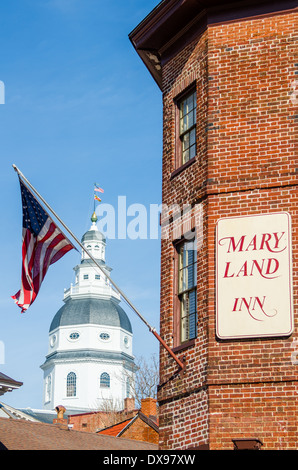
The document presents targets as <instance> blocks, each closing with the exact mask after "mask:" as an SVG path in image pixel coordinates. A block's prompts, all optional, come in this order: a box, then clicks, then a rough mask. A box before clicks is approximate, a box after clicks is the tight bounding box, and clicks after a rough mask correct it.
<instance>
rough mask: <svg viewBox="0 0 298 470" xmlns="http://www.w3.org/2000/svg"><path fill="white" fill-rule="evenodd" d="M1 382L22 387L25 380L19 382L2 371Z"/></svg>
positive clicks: (0, 374) (0, 373)
mask: <svg viewBox="0 0 298 470" xmlns="http://www.w3.org/2000/svg"><path fill="white" fill-rule="evenodd" d="M0 383H3V384H7V385H10V386H15V387H21V386H22V385H23V382H18V381H17V380H14V379H12V378H10V377H8V375H5V374H3V373H2V372H0Z"/></svg>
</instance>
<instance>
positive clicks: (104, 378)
mask: <svg viewBox="0 0 298 470" xmlns="http://www.w3.org/2000/svg"><path fill="white" fill-rule="evenodd" d="M99 387H100V388H104V389H107V388H111V376H110V374H109V373H108V372H102V373H101V374H100V377H99Z"/></svg>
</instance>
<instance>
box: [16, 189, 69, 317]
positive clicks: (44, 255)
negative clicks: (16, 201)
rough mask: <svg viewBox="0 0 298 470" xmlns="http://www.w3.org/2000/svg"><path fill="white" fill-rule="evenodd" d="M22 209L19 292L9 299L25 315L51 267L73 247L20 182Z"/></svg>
mask: <svg viewBox="0 0 298 470" xmlns="http://www.w3.org/2000/svg"><path fill="white" fill-rule="evenodd" d="M20 185H21V195H22V206H23V232H22V274H21V289H20V290H19V291H18V292H17V293H16V294H15V295H14V296H12V298H13V299H14V300H15V303H16V304H17V305H18V306H19V307H20V308H21V309H22V313H24V312H25V311H26V310H27V309H28V307H29V306H30V305H31V304H32V303H33V302H34V300H35V299H36V296H37V294H38V292H39V290H40V287H41V284H42V282H43V279H44V277H45V275H46V273H47V270H48V268H49V267H50V265H51V264H54V263H55V262H56V261H58V260H59V259H60V258H62V257H63V256H64V255H65V254H66V253H67V252H68V251H70V250H72V249H73V248H75V247H74V246H73V245H72V243H71V242H70V241H69V240H68V239H67V238H66V237H65V236H64V234H63V233H62V232H61V230H60V229H59V228H58V227H57V226H56V224H55V223H54V222H53V220H52V219H51V217H50V216H49V215H48V214H47V213H46V212H45V211H44V209H43V208H42V207H41V205H40V204H39V202H38V201H37V200H36V199H35V197H34V196H33V194H32V193H31V192H30V191H29V189H28V188H27V186H25V184H24V183H23V182H22V181H21V180H20Z"/></svg>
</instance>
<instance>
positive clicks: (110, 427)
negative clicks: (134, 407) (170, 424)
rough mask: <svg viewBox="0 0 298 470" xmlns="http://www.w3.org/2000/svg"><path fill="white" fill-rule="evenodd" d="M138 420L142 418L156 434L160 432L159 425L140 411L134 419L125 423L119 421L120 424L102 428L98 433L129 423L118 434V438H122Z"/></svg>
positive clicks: (129, 419)
mask: <svg viewBox="0 0 298 470" xmlns="http://www.w3.org/2000/svg"><path fill="white" fill-rule="evenodd" d="M137 418H140V419H141V420H142V421H143V422H144V423H146V424H147V425H148V426H150V427H151V428H153V429H154V431H156V432H159V427H158V425H157V423H156V422H155V421H154V420H153V419H151V418H149V417H148V416H146V415H144V413H142V412H141V411H138V412H137V413H136V414H135V416H133V417H132V418H128V419H124V420H123V421H119V423H115V424H112V425H111V426H108V427H106V428H102V429H100V430H98V431H96V432H97V433H100V432H102V431H106V430H108V429H113V428H114V427H115V426H119V424H122V423H125V422H126V421H128V423H127V425H126V426H124V428H123V429H121V431H120V432H119V433H118V434H117V437H120V436H122V434H123V433H124V432H125V431H126V430H127V429H129V428H130V426H131V425H132V424H133V423H134V422H135V421H136V420H137Z"/></svg>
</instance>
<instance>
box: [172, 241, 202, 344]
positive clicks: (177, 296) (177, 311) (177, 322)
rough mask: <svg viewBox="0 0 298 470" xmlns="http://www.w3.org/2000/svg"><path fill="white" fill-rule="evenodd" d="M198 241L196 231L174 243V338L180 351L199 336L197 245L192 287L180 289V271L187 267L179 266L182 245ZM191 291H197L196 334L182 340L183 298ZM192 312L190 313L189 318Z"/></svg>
mask: <svg viewBox="0 0 298 470" xmlns="http://www.w3.org/2000/svg"><path fill="white" fill-rule="evenodd" d="M192 241H194V243H196V236H195V233H194V236H193V238H192V239H188V238H187V239H186V238H185V237H184V238H182V239H181V240H179V241H177V242H176V243H174V302H173V306H174V312H173V320H174V322H173V340H174V345H173V346H174V348H173V349H174V350H175V351H179V350H180V349H184V348H186V347H189V346H192V345H193V344H194V342H195V339H196V337H197V322H198V306H197V304H198V298H197V245H196V250H195V253H196V260H195V262H194V263H193V265H194V273H195V274H194V279H193V280H194V285H193V286H192V287H190V288H187V289H184V290H181V291H179V276H180V272H181V270H183V269H186V267H184V268H183V267H182V268H181V267H180V266H179V258H180V256H181V255H180V250H181V247H182V246H184V245H185V244H186V243H189V242H192ZM190 292H195V312H194V316H195V318H194V322H195V323H194V326H195V334H194V336H193V337H190V335H189V334H188V337H187V338H186V339H185V340H182V326H181V324H182V298H183V296H184V295H186V294H189V293H190ZM190 315H192V314H188V318H189V317H190Z"/></svg>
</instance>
